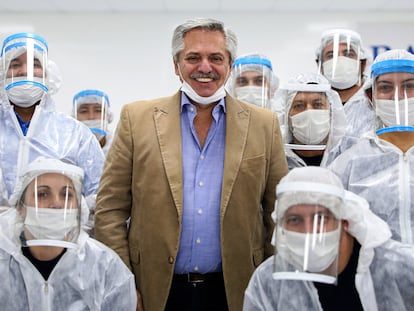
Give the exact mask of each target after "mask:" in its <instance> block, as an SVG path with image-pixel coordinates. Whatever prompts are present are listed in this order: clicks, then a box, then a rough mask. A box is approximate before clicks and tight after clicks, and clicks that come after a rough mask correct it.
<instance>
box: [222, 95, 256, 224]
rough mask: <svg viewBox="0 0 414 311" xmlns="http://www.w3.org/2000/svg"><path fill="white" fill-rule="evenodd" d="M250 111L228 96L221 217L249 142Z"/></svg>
mask: <svg viewBox="0 0 414 311" xmlns="http://www.w3.org/2000/svg"><path fill="white" fill-rule="evenodd" d="M249 120H250V113H249V111H248V110H245V109H244V108H243V107H242V106H241V105H240V104H239V103H238V102H237V101H236V100H235V99H234V98H233V97H231V96H229V95H227V96H226V154H225V158H224V175H223V185H222V195H221V211H220V214H221V217H223V215H224V213H225V211H226V208H227V204H228V202H229V198H230V194H231V192H232V190H233V185H234V182H235V180H236V177H237V173H238V171H239V168H240V164H241V161H242V158H243V152H244V149H245V147H246V142H247V132H248V128H249Z"/></svg>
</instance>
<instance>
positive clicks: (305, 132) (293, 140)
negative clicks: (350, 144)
mask: <svg viewBox="0 0 414 311" xmlns="http://www.w3.org/2000/svg"><path fill="white" fill-rule="evenodd" d="M310 86H313V87H317V85H309V87H310ZM309 89H310V90H309V91H306V90H301V91H297V92H295V91H289V93H288V94H289V97H288V103H287V111H288V114H287V115H286V118H287V120H285V121H286V122H287V124H288V125H289V136H290V137H289V139H288V141H287V143H286V147H287V148H290V149H300V150H307V149H308V148H307V147H306V146H314V147H312V148H310V147H309V148H310V149H311V150H324V149H325V145H326V141H327V139H328V136H329V131H330V120H331V117H330V115H331V105H330V102H329V99H328V97H327V95H326V93H325V92H317V91H312V90H311V88H309Z"/></svg>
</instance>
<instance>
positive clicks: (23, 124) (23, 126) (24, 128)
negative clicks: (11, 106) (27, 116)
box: [14, 111, 31, 136]
mask: <svg viewBox="0 0 414 311" xmlns="http://www.w3.org/2000/svg"><path fill="white" fill-rule="evenodd" d="M14 113H15V115H16V117H17V120H18V121H19V124H20V127H21V129H22V132H23V135H24V136H26V134H27V131H28V130H29V125H30V121H31V120H29V121H27V122H24V121H23V119H22V117H21V116H20V115H19V114H18V113H17V112H16V111H15V112H14Z"/></svg>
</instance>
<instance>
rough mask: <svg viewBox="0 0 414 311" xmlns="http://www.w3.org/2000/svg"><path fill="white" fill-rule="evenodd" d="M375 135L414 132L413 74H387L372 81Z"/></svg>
mask: <svg viewBox="0 0 414 311" xmlns="http://www.w3.org/2000/svg"><path fill="white" fill-rule="evenodd" d="M372 91H373V92H372V96H373V101H374V105H375V112H376V115H377V116H378V118H379V120H378V122H377V125H376V130H377V134H382V133H386V132H392V131H411V132H412V131H414V72H388V73H384V74H381V75H379V76H378V77H376V78H375V79H374V83H373V86H372Z"/></svg>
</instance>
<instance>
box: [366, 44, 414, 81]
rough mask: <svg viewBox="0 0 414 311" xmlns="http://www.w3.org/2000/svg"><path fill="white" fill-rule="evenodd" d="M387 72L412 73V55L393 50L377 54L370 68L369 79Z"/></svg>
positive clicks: (413, 67)
mask: <svg viewBox="0 0 414 311" xmlns="http://www.w3.org/2000/svg"><path fill="white" fill-rule="evenodd" d="M389 72H410V73H414V54H411V53H410V52H408V51H406V50H403V49H394V50H389V51H386V52H383V53H380V54H378V56H377V57H376V58H375V59H374V62H373V63H372V66H371V77H372V78H373V79H374V80H375V78H376V77H377V76H379V75H381V74H384V73H389Z"/></svg>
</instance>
